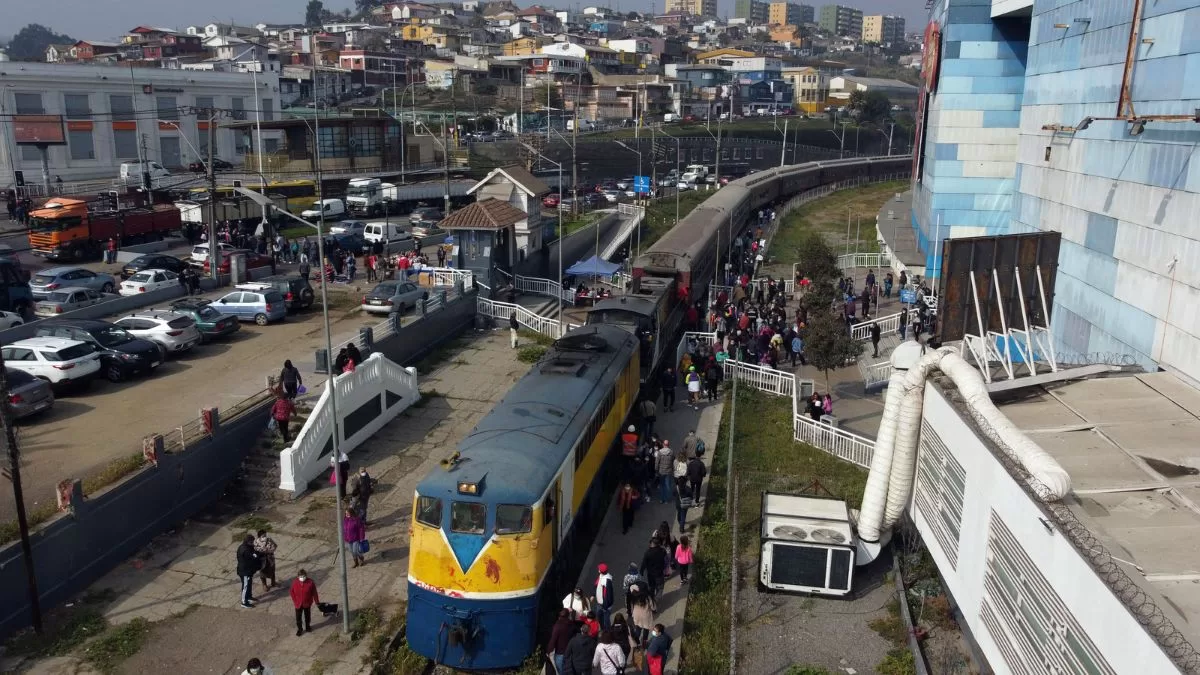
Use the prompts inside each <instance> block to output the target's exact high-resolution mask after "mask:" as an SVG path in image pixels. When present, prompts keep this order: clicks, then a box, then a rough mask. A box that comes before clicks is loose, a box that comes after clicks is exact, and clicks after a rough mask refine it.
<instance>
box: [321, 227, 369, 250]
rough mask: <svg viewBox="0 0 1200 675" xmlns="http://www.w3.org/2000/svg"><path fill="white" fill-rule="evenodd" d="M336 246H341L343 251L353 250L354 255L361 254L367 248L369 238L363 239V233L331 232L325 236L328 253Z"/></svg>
mask: <svg viewBox="0 0 1200 675" xmlns="http://www.w3.org/2000/svg"><path fill="white" fill-rule="evenodd" d="M334 247H336V248H340V249H342V250H343V251H353V252H354V255H359V254H361V253H362V252H363V251H365V250H367V240H366V239H363V236H362V235H361V234H354V233H351V232H342V233H340V234H331V235H329V236H328V237H326V238H325V249H326V253H328V252H329V251H330V250H332V249H333V248H334Z"/></svg>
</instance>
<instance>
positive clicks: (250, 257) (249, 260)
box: [204, 249, 272, 274]
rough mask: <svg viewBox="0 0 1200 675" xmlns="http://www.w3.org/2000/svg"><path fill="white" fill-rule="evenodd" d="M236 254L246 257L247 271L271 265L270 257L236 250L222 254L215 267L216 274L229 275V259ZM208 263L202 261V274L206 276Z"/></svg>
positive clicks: (207, 261) (244, 250) (208, 268)
mask: <svg viewBox="0 0 1200 675" xmlns="http://www.w3.org/2000/svg"><path fill="white" fill-rule="evenodd" d="M236 254H242V255H244V256H246V269H248V270H253V269H258V268H260V267H270V266H271V265H272V260H271V256H269V255H260V254H258V253H255V252H254V251H249V250H246V249H236V250H233V251H225V252H222V254H221V264H220V265H218V266H217V273H218V274H229V258H230V256H233V255H236ZM210 262H211V261H209V260H205V261H204V273H205V274H208V273H209V270H210V269H211V268H210V267H209V263H210Z"/></svg>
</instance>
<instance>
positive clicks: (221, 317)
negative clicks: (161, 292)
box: [171, 298, 242, 342]
mask: <svg viewBox="0 0 1200 675" xmlns="http://www.w3.org/2000/svg"><path fill="white" fill-rule="evenodd" d="M171 310H172V311H175V312H178V313H180V314H183V315H185V316H189V317H191V318H192V321H195V322H196V330H198V331H200V341H201V342H209V341H212V340H215V339H217V338H221V337H225V336H226V335H233V334H234V333H236V332H238V331H239V330H241V329H242V324H241V322H240V321H238V318H237V317H236V316H234V315H232V314H227V313H224V312H218V311H217V310H216V309H214V308H213V306H212V302H211V301H209V300H204V299H202V298H183V299H180V300H176V301H175V302H172V303H171Z"/></svg>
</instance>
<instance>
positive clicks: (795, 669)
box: [783, 665, 833, 675]
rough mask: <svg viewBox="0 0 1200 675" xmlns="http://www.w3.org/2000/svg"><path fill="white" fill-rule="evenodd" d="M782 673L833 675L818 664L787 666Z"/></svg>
mask: <svg viewBox="0 0 1200 675" xmlns="http://www.w3.org/2000/svg"><path fill="white" fill-rule="evenodd" d="M783 675H833V673H831V672H829V671H828V670H826V669H825V668H822V667H820V666H796V665H792V666H788V669H787V670H786V671H784V673H783Z"/></svg>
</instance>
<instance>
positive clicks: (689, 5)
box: [663, 0, 717, 17]
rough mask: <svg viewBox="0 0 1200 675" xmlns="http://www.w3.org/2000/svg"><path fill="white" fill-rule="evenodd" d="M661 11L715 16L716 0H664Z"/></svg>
mask: <svg viewBox="0 0 1200 675" xmlns="http://www.w3.org/2000/svg"><path fill="white" fill-rule="evenodd" d="M663 13H664V14H690V15H692V16H702V17H715V16H717V0H666V6H665V8H664V12H663Z"/></svg>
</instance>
